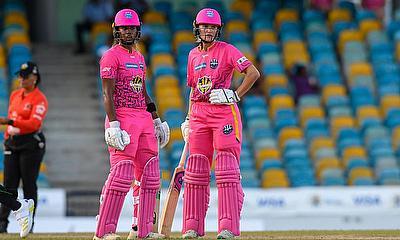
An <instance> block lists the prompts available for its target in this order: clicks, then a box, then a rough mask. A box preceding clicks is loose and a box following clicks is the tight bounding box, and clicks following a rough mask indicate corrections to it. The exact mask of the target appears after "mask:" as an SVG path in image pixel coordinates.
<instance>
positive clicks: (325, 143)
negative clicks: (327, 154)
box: [310, 136, 335, 150]
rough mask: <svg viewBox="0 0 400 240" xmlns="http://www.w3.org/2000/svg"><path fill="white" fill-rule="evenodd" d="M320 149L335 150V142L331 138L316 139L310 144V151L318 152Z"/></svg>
mask: <svg viewBox="0 0 400 240" xmlns="http://www.w3.org/2000/svg"><path fill="white" fill-rule="evenodd" d="M320 148H335V142H334V141H333V139H332V138H330V137H324V136H321V137H315V138H313V140H312V141H311V143H310V150H318V149H320Z"/></svg>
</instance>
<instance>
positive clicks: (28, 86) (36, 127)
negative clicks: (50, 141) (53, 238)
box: [0, 62, 48, 233]
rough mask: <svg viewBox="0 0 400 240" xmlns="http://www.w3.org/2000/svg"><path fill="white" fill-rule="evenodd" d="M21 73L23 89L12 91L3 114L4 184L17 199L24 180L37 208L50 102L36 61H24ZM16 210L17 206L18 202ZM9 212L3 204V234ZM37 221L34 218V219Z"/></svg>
mask: <svg viewBox="0 0 400 240" xmlns="http://www.w3.org/2000/svg"><path fill="white" fill-rule="evenodd" d="M18 74H19V80H20V82H21V88H20V89H18V90H15V91H14V92H12V93H11V96H10V105H9V107H8V116H7V117H0V124H5V125H7V130H6V132H5V136H4V139H5V141H4V187H5V188H6V189H7V190H8V191H9V192H10V193H11V194H12V196H13V197H14V199H16V198H17V196H18V192H17V189H18V186H19V183H20V180H21V179H22V189H23V192H24V198H27V199H33V201H34V206H35V207H36V206H37V185H36V180H37V178H38V176H39V170H40V164H41V162H42V160H43V156H44V153H45V146H46V144H45V137H44V135H43V133H42V131H41V127H42V123H43V120H44V118H45V116H46V113H47V106H48V103H47V99H46V97H45V95H44V94H43V93H42V92H41V91H40V90H39V88H38V84H39V83H40V74H39V68H38V66H37V65H36V64H35V63H33V62H26V63H24V64H22V65H21V68H20V70H19V71H18ZM12 209H15V205H14V206H13V208H12ZM35 209H36V208H35ZM35 209H34V210H33V217H34V215H35ZM9 214H10V208H9V207H8V206H6V205H2V206H1V207H0V232H2V233H4V232H7V226H8V216H9ZM33 223H34V219H32V224H33Z"/></svg>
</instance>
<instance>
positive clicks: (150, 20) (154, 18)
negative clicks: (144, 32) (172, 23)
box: [143, 11, 166, 24]
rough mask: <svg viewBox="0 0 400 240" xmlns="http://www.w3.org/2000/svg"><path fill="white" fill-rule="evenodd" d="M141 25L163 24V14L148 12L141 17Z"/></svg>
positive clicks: (164, 21) (164, 20)
mask: <svg viewBox="0 0 400 240" xmlns="http://www.w3.org/2000/svg"><path fill="white" fill-rule="evenodd" d="M143 23H146V24H165V23H166V19H165V16H164V14H162V13H160V12H156V11H148V12H145V13H144V15H143Z"/></svg>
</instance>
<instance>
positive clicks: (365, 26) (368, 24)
mask: <svg viewBox="0 0 400 240" xmlns="http://www.w3.org/2000/svg"><path fill="white" fill-rule="evenodd" d="M359 26H360V31H361V33H362V34H363V36H364V38H365V37H366V36H367V35H368V33H369V32H370V31H379V30H381V29H382V25H381V23H380V22H379V21H378V20H376V19H364V20H362V21H361V22H359Z"/></svg>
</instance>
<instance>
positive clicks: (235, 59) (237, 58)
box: [228, 44, 252, 72]
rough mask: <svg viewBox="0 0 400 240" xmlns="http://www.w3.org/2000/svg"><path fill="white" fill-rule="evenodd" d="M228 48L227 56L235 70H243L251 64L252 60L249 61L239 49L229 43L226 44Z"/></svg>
mask: <svg viewBox="0 0 400 240" xmlns="http://www.w3.org/2000/svg"><path fill="white" fill-rule="evenodd" d="M228 48H229V49H228V56H230V58H231V59H230V60H231V63H232V65H233V66H234V67H235V69H236V70H237V71H239V72H243V71H244V70H245V69H246V68H248V67H249V66H251V65H252V62H250V61H249V60H248V59H247V58H246V57H245V56H244V55H243V53H242V52H240V51H239V49H237V48H236V47H234V46H233V45H231V44H229V45H228Z"/></svg>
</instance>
